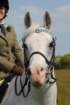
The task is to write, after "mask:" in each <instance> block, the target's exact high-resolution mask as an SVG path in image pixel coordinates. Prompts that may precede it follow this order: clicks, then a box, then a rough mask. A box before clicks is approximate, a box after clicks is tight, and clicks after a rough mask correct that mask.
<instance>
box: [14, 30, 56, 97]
mask: <svg viewBox="0 0 70 105" xmlns="http://www.w3.org/2000/svg"><path fill="white" fill-rule="evenodd" d="M46 31H47V30H46V29H45V28H38V29H36V30H35V32H36V33H40V32H46ZM26 38H27V37H26ZM26 38H24V41H23V46H22V47H23V49H24V55H25V63H24V65H25V75H26V78H25V82H24V84H23V83H22V80H21V77H20V85H21V90H20V91H19V92H17V78H16V81H15V93H16V95H17V96H19V95H20V94H21V93H23V96H24V97H27V96H28V94H29V92H30V89H31V81H30V75H31V73H30V71H29V70H28V69H27V68H28V66H29V63H30V60H31V58H32V57H33V56H34V55H40V56H42V57H43V58H44V60H45V62H46V64H47V65H48V70H49V72H48V73H47V74H46V77H47V75H50V77H51V79H53V81H51V80H49V78H48V79H47V80H46V83H50V84H53V83H55V82H56V78H55V77H54V76H53V68H54V65H55V61H54V59H55V45H56V43H55V38H53V39H52V48H53V51H52V56H51V59H50V61H49V60H48V59H47V57H46V56H45V55H44V54H43V53H41V52H39V51H35V52H33V53H31V55H30V56H29V59H28V58H27V56H26V44H25V40H26ZM26 86H28V91H27V93H25V92H24V89H25V87H26Z"/></svg>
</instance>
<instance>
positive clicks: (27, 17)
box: [24, 12, 31, 28]
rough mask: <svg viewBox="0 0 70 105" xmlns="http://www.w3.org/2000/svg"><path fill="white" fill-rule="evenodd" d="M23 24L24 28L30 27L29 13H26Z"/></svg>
mask: <svg viewBox="0 0 70 105" xmlns="http://www.w3.org/2000/svg"><path fill="white" fill-rule="evenodd" d="M24 24H25V26H26V28H29V27H30V26H31V17H30V13H29V12H27V13H26V15H25V17H24Z"/></svg>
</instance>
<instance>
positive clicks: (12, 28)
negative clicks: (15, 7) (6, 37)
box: [6, 25, 15, 32]
mask: <svg viewBox="0 0 70 105" xmlns="http://www.w3.org/2000/svg"><path fill="white" fill-rule="evenodd" d="M6 30H7V31H8V32H15V28H14V27H13V26H12V25H7V27H6Z"/></svg>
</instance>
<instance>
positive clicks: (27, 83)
mask: <svg viewBox="0 0 70 105" xmlns="http://www.w3.org/2000/svg"><path fill="white" fill-rule="evenodd" d="M25 73H26V72H25ZM18 78H20V87H21V89H20V90H19V91H18V89H17V81H18ZM26 87H27V89H26V90H27V92H25V88H26ZM30 90H31V82H30V79H29V75H28V73H26V77H25V81H24V84H23V82H22V76H19V77H18V76H17V77H16V79H15V94H16V95H17V96H20V95H21V94H23V96H24V97H27V96H28V95H29V92H30Z"/></svg>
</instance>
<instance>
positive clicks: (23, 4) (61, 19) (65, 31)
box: [7, 0, 70, 55]
mask: <svg viewBox="0 0 70 105" xmlns="http://www.w3.org/2000/svg"><path fill="white" fill-rule="evenodd" d="M9 1H10V11H9V14H8V18H7V21H8V23H9V24H11V25H13V26H14V27H15V29H16V33H17V39H18V41H19V42H20V40H21V38H22V35H23V30H24V28H23V27H24V15H25V13H26V11H30V13H31V15H32V19H33V21H35V22H42V20H43V14H44V12H45V11H46V10H47V11H49V13H50V15H51V19H52V27H51V30H52V33H53V34H54V36H56V55H62V54H65V53H70V0H9Z"/></svg>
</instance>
